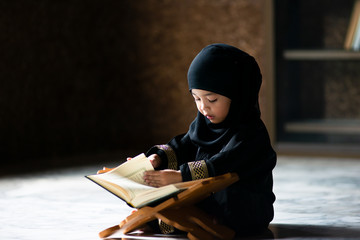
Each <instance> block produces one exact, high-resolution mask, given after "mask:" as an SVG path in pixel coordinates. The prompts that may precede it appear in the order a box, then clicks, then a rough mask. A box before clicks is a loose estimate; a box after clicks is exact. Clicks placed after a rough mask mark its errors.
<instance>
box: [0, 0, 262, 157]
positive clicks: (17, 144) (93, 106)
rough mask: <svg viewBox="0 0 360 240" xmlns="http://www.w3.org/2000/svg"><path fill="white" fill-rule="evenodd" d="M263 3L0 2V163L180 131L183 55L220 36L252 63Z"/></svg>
mask: <svg viewBox="0 0 360 240" xmlns="http://www.w3.org/2000/svg"><path fill="white" fill-rule="evenodd" d="M265 1H266V0H196V1H194V0H136V1H134V0H122V1H118V0H107V1H96V0H77V1H65V0H58V1H55V0H38V1H27V0H12V1H1V2H0V50H1V56H0V61H1V62H0V63H1V64H0V81H1V87H0V109H1V116H0V131H1V134H0V151H1V156H2V158H3V159H4V161H3V162H5V163H8V164H12V163H14V160H28V159H34V158H39V157H40V158H49V157H50V158H52V157H57V156H63V155H72V154H83V153H99V152H107V151H114V150H121V149H129V148H132V149H134V148H135V149H143V151H145V150H146V148H148V147H149V146H151V145H153V144H156V143H163V142H166V141H168V140H169V139H170V138H171V137H172V136H174V135H176V134H179V133H182V132H185V131H187V128H188V125H189V123H190V122H191V120H192V119H193V117H194V116H195V113H196V110H195V106H194V104H193V101H192V98H191V96H190V95H189V93H188V90H187V80H186V73H187V68H188V66H189V64H190V62H191V60H192V58H193V57H194V56H195V55H196V53H197V52H198V51H200V50H201V49H202V48H203V47H204V46H206V45H208V44H210V43H214V42H224V43H228V44H232V45H235V46H237V47H239V48H241V49H243V50H245V51H247V52H249V53H250V54H252V55H254V57H256V58H257V59H258V61H259V63H260V66H261V67H262V66H263V65H264V59H265V56H264V53H265V49H264V48H265V46H264V45H265V40H264V39H265V33H264V32H265V29H264V28H265V27H264V2H265ZM265 82H266V79H265ZM265 84H266V83H265ZM263 95H264V93H262V97H263ZM263 112H265V114H266V111H264V110H263Z"/></svg>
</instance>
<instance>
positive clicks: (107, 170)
mask: <svg viewBox="0 0 360 240" xmlns="http://www.w3.org/2000/svg"><path fill="white" fill-rule="evenodd" d="M112 169H113V168H107V167H103V169H102V170H99V171H97V174H100V173H106V172H109V171H111V170H112Z"/></svg>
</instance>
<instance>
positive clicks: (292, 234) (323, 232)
mask: <svg viewBox="0 0 360 240" xmlns="http://www.w3.org/2000/svg"><path fill="white" fill-rule="evenodd" d="M120 239H121V240H127V239H129V240H130V239H145V240H150V239H162V240H165V239H169V240H170V239H174V240H179V239H187V238H186V236H171V235H151V234H147V235H142V234H140V235H137V234H127V235H123V236H117V237H114V238H107V240H120ZM236 239H238V240H240V239H249V240H250V239H258V240H260V239H263V240H265V239H317V240H325V239H331V240H335V239H360V229H355V228H346V227H332V226H314V225H294V224H271V225H270V227H269V231H267V232H265V233H264V234H261V235H257V236H252V237H249V236H247V237H237V238H236Z"/></svg>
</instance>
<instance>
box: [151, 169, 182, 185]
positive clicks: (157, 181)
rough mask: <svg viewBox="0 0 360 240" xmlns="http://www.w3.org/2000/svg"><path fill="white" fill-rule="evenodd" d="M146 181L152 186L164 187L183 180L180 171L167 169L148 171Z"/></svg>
mask: <svg viewBox="0 0 360 240" xmlns="http://www.w3.org/2000/svg"><path fill="white" fill-rule="evenodd" d="M144 180H145V182H146V183H147V184H148V185H150V186H152V187H162V186H165V185H168V184H172V183H178V182H182V176H181V172H180V171H175V170H171V169H165V170H160V171H146V172H145V173H144Z"/></svg>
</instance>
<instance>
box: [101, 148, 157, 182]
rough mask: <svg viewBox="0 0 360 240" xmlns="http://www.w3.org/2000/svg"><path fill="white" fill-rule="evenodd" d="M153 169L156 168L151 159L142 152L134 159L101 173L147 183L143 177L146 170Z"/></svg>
mask: <svg viewBox="0 0 360 240" xmlns="http://www.w3.org/2000/svg"><path fill="white" fill-rule="evenodd" d="M151 170H154V168H153V166H152V164H151V163H150V160H149V159H148V158H147V157H146V156H145V154H143V153H142V154H140V155H138V156H136V157H134V158H133V159H131V160H129V161H127V162H125V163H123V164H121V165H120V166H118V167H117V168H115V169H113V170H111V171H110V172H107V173H103V174H101V175H103V176H105V175H117V176H122V177H124V178H128V179H131V180H133V181H135V182H137V183H141V184H146V183H145V181H144V179H143V176H144V172H145V171H151Z"/></svg>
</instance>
